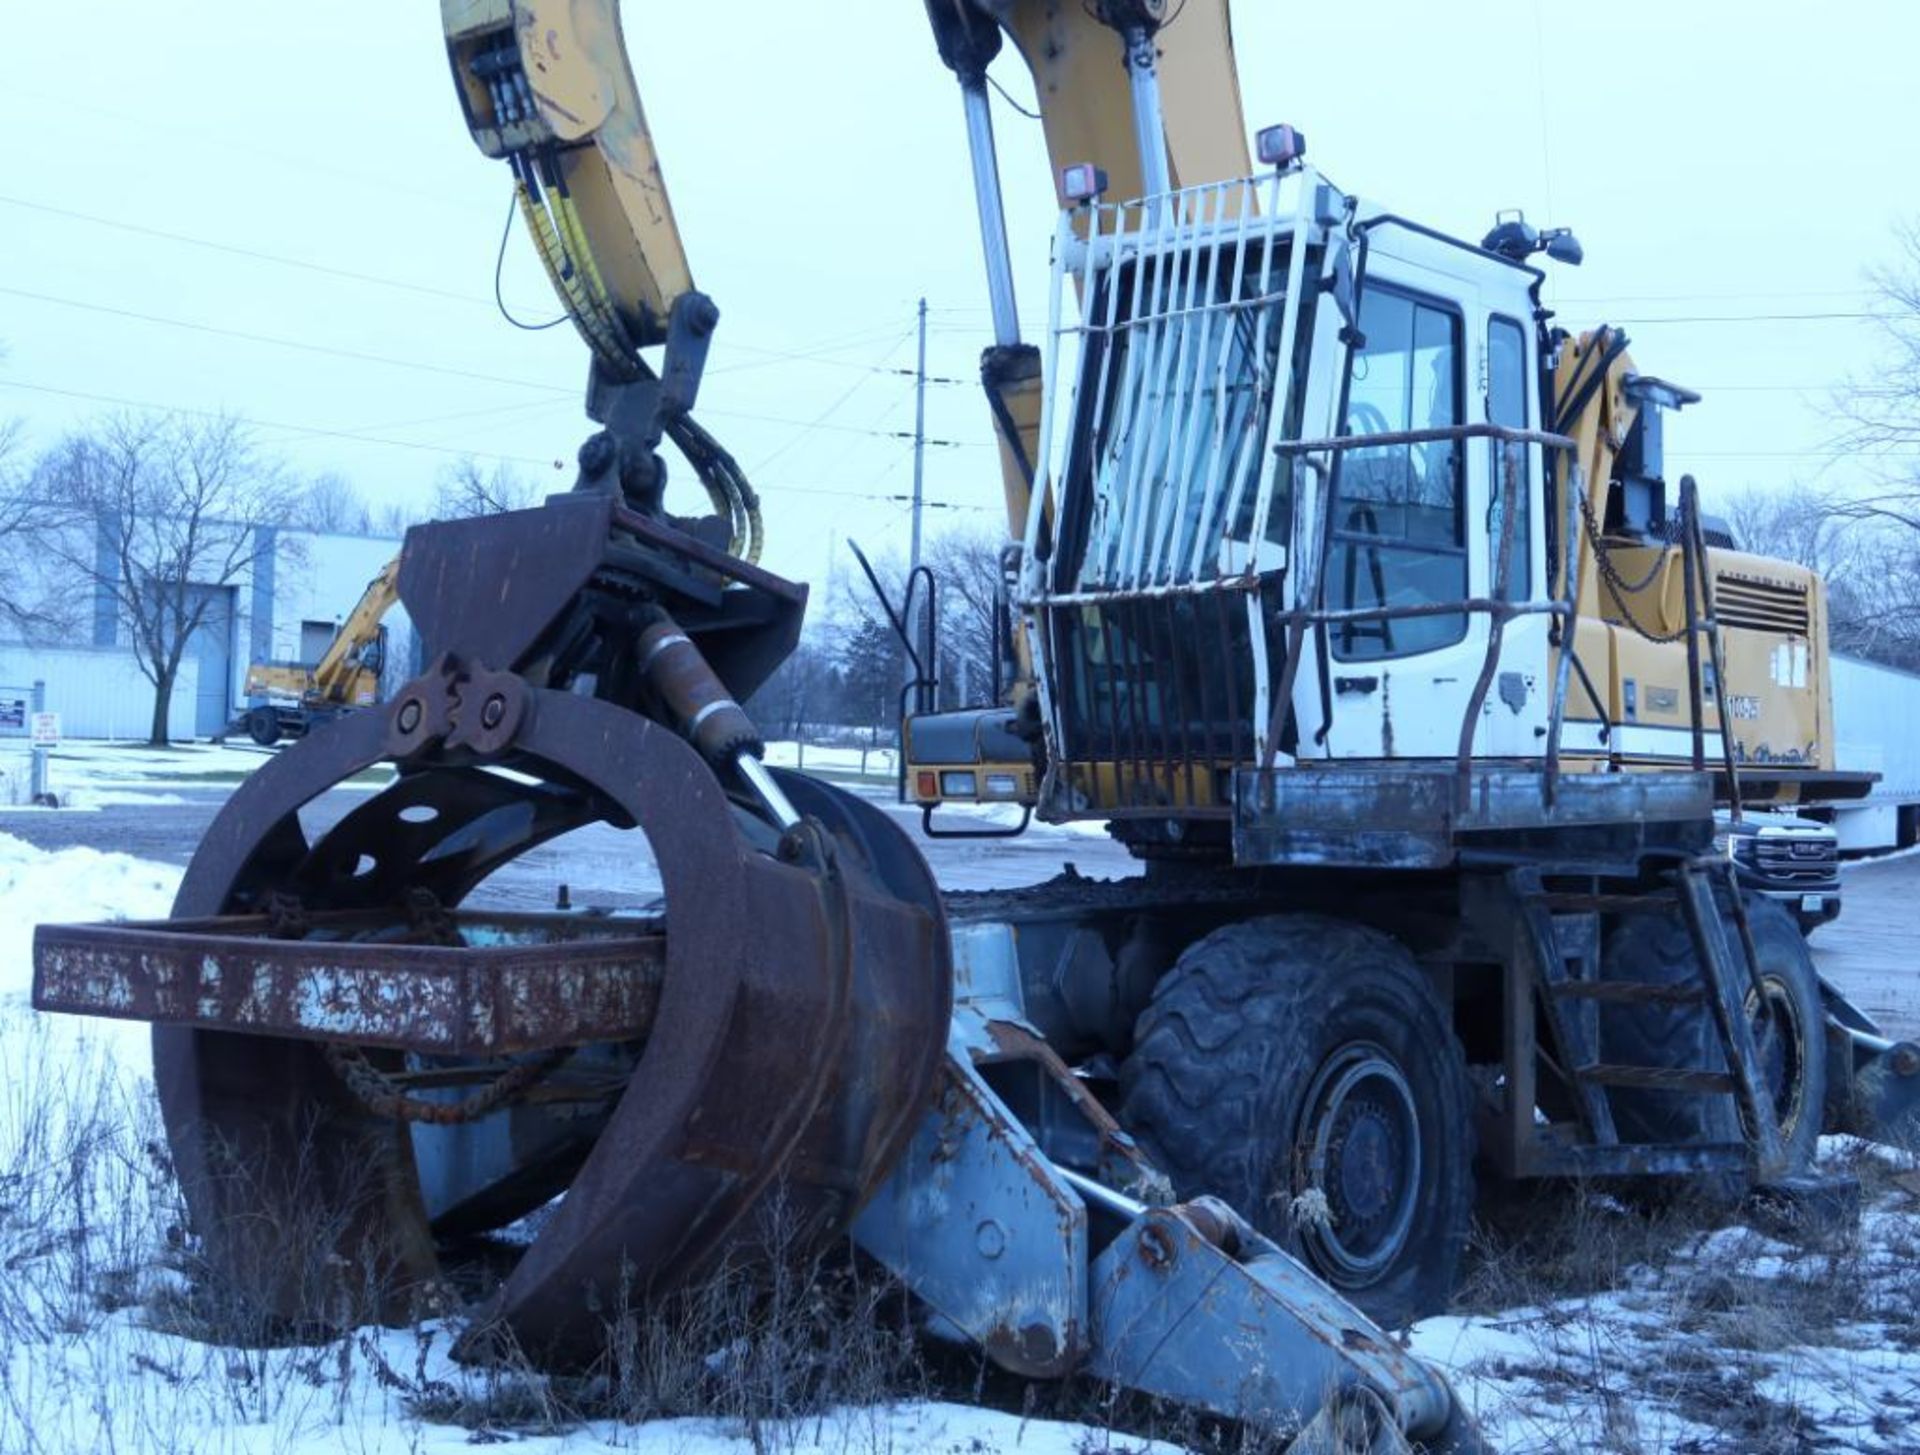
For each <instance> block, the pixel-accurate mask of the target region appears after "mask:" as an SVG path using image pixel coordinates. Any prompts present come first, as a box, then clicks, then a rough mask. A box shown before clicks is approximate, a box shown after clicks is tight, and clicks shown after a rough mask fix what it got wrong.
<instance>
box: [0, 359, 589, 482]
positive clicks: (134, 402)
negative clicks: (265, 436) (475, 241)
mask: <svg viewBox="0 0 1920 1455" xmlns="http://www.w3.org/2000/svg"><path fill="white" fill-rule="evenodd" d="M0 389H26V390H30V391H32V392H33V393H35V394H54V395H58V396H59V397H61V398H63V399H84V400H86V401H88V402H89V403H93V404H113V405H118V406H119V407H121V408H123V409H153V410H160V411H163V412H166V413H169V414H190V415H193V416H194V417H195V418H198V419H227V418H230V417H231V416H230V415H228V414H227V413H225V412H223V411H221V410H217V409H197V408H194V407H192V406H190V405H184V404H161V403H158V402H156V401H155V400H151V399H130V398H127V397H126V396H124V395H119V394H97V393H93V392H91V391H89V390H84V389H58V388H55V387H54V386H53V385H51V384H29V383H27V382H26V381H25V380H23V379H0ZM247 423H248V424H251V425H254V426H256V427H258V428H261V429H276V430H284V431H286V432H287V433H289V434H296V435H312V436H315V437H318V438H323V439H343V440H356V441H359V442H360V443H363V444H370V445H387V446H389V447H391V448H393V449H398V450H425V451H427V452H428V453H431V454H436V455H453V456H456V457H458V458H462V459H467V458H474V459H482V460H502V461H505V462H507V463H510V464H516V465H535V466H538V467H539V468H541V469H549V468H551V467H552V466H553V464H554V463H555V462H554V461H552V460H536V459H534V458H532V457H531V456H528V455H505V454H500V453H498V452H496V451H490V450H458V449H454V448H452V447H450V446H446V445H429V444H422V443H421V442H420V441H418V440H396V439H385V438H381V437H379V436H376V435H369V434H362V433H361V432H359V431H358V430H350V429H327V428H324V427H322V426H320V425H310V424H289V423H286V422H285V421H281V420H271V419H253V418H248V419H247Z"/></svg>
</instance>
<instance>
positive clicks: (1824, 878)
mask: <svg viewBox="0 0 1920 1455" xmlns="http://www.w3.org/2000/svg"><path fill="white" fill-rule="evenodd" d="M1713 842H1714V847H1715V848H1716V849H1718V850H1719V851H1720V852H1721V853H1723V854H1726V855H1727V856H1728V857H1729V858H1731V859H1732V860H1733V866H1734V873H1735V875H1736V876H1737V877H1738V878H1739V880H1740V882H1741V884H1743V885H1744V886H1746V887H1747V888H1748V889H1750V890H1752V891H1754V892H1755V893H1756V894H1763V895H1765V896H1766V897H1767V898H1768V899H1774V900H1778V901H1779V902H1780V904H1781V906H1782V907H1783V908H1785V909H1786V910H1787V912H1788V913H1789V914H1791V915H1792V916H1793V917H1794V919H1795V921H1796V922H1798V924H1799V926H1800V933H1801V934H1803V935H1810V934H1812V933H1813V932H1814V931H1815V930H1816V929H1818V928H1819V927H1820V926H1821V925H1823V924H1825V923H1827V921H1829V920H1831V919H1835V918H1837V917H1838V916H1839V914H1840V841H1839V837H1838V835H1837V834H1835V832H1834V830H1833V826H1832V825H1831V824H1824V823H1816V822H1815V821H1814V820H1812V819H1806V818H1801V817H1799V816H1798V815H1796V814H1791V813H1776V812H1768V811H1761V810H1755V809H1748V810H1746V812H1745V813H1743V814H1742V815H1741V817H1740V821H1739V822H1738V823H1735V822H1733V821H1732V819H1731V818H1729V817H1728V816H1726V815H1724V814H1723V815H1721V817H1720V821H1719V826H1718V832H1717V833H1716V834H1715V836H1714V841H1713Z"/></svg>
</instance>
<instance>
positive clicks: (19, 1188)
mask: <svg viewBox="0 0 1920 1455" xmlns="http://www.w3.org/2000/svg"><path fill="white" fill-rule="evenodd" d="M187 761H189V762H192V761H194V760H192V759H188V760H187ZM1083 842H1084V841H1083ZM1056 847H1057V848H1058V849H1060V850H1061V851H1063V852H1070V851H1071V849H1072V847H1073V846H1072V844H1071V843H1070V842H1069V841H1068V840H1066V839H1065V838H1062V839H1060V840H1058V841H1057V843H1056ZM179 872H180V871H179V870H177V869H174V868H169V867H165V866H161V865H156V864H151V863H147V862H144V861H141V860H138V859H133V858H129V857H127V856H125V855H121V854H112V853H99V852H96V851H94V850H91V849H66V850H62V851H59V852H57V853H48V852H44V851H41V850H38V849H34V848H31V847H29V846H27V845H26V844H24V843H22V842H21V841H20V840H18V839H16V838H12V837H11V836H8V835H6V834H5V833H3V832H0V1268H4V1270H5V1277H4V1279H0V1450H3V1451H7V1452H14V1451H19V1452H24V1455H40V1452H46V1455H54V1452H66V1451H86V1450H109V1449H111V1450H115V1451H125V1452H156V1455H175V1452H182V1455H184V1452H188V1451H191V1452H193V1455H227V1452H235V1455H240V1452H246V1455H253V1452H265V1451H293V1452H300V1455H305V1452H317V1451H334V1450H340V1451H351V1452H356V1455H387V1452H395V1455H397V1452H402V1451H405V1452H439V1451H452V1450H455V1449H464V1448H467V1447H469V1446H470V1445H472V1444H474V1443H489V1442H494V1441H496V1440H497V1441H502V1442H510V1443H512V1444H513V1445H514V1446H515V1447H516V1448H519V1449H523V1450H526V1451H528V1452H529V1455H559V1452H563V1451H564V1452H576V1451H589V1452H590V1451H601V1450H625V1451H640V1452H646V1455H746V1452H748V1451H759V1450H766V1449H769V1448H771V1449H776V1450H779V1451H783V1452H790V1455H809V1452H815V1451H818V1452H823V1455H826V1452H831V1455H852V1452H875V1455H880V1452H886V1455H891V1452H896V1451H898V1452H905V1451H915V1450H928V1451H935V1452H941V1455H981V1452H986V1451H998V1450H1018V1451H1030V1452H1036V1455H1086V1452H1089V1451H1098V1450H1103V1449H1108V1448H1120V1449H1126V1450H1129V1451H1136V1450H1146V1449H1154V1448H1160V1449H1164V1448H1168V1447H1153V1446H1149V1445H1146V1444H1144V1443H1143V1442H1141V1441H1138V1440H1135V1439H1133V1438H1131V1437H1127V1438H1117V1437H1112V1436H1109V1435H1107V1434H1105V1433H1103V1432H1100V1431H1097V1430H1093V1429H1090V1428H1088V1427H1084V1426H1076V1425H1067V1424H1053V1423H1046V1422H1037V1421H1022V1420H1020V1419H1018V1418H1016V1417H1014V1416H1011V1415H1007V1414H1002V1413H997V1412H993V1411H983V1410H977V1409H972V1408H968V1407H963V1406H958V1405H952V1404H941V1403H932V1402H925V1401H916V1402H907V1403H901V1404H897V1405H891V1406H880V1407H870V1408H859V1409H850V1410H842V1411H839V1412H837V1413H835V1414H832V1415H829V1416H823V1417H818V1418H814V1419H809V1420H804V1421H799V1422H794V1423H789V1424H782V1425H780V1426H777V1427H773V1428H769V1427H764V1426H763V1427H760V1428H757V1429H747V1428H743V1427H742V1426H741V1425H740V1424H738V1423H737V1422H724V1421H717V1420H713V1419H676V1420H654V1421H650V1422H647V1423H645V1424H639V1425H635V1424H627V1423H621V1422H617V1421H613V1420H605V1419H599V1420H577V1421H574V1422H572V1423H565V1422H562V1423H561V1424H560V1426H559V1427H558V1428H555V1427H554V1426H553V1425H552V1424H551V1423H550V1422H543V1421H542V1419H541V1418H540V1417H539V1416H538V1415H537V1413H536V1414H535V1415H534V1416H532V1417H531V1418H530V1417H529V1415H528V1413H527V1410H528V1408H529V1407H532V1408H533V1409H534V1410H535V1411H537V1409H538V1404H539V1401H538V1398H537V1397H536V1396H537V1386H532V1385H528V1384H526V1382H525V1381H524V1380H522V1381H521V1383H520V1384H518V1385H516V1384H515V1382H514V1381H515V1379H516V1378H518V1377H517V1376H514V1375H512V1374H511V1373H502V1372H500V1371H489V1370H474V1369H467V1368H463V1367H461V1366H458V1365H455V1364H454V1363H453V1362H452V1361H451V1360H450V1358H449V1357H448V1345H449V1343H450V1339H451V1332H450V1330H449V1328H448V1327H447V1326H446V1325H445V1324H443V1323H441V1322H437V1321H435V1322H427V1323H424V1324H422V1325H420V1326H419V1327H417V1328H413V1329H406V1330H398V1331H394V1330H376V1329H365V1330H360V1331H357V1332H356V1333H354V1334H353V1335H351V1336H350V1337H347V1338H344V1339H340V1340H336V1341H334V1342H332V1343H329V1344H325V1345H321V1346H317V1347H315V1346H300V1347H292V1348H279V1349H260V1348H247V1347H240V1346H232V1345H229V1346H221V1345H214V1344H210V1343H206V1342H201V1341H199V1340H196V1339H194V1338H191V1337H187V1336H186V1333H185V1332H183V1331H182V1330H183V1329H185V1328H186V1327H187V1321H186V1320H185V1319H183V1317H182V1315H181V1310H182V1308H183V1307H185V1306H186V1303H187V1301H186V1299H185V1298H184V1296H183V1291H184V1281H183V1279H182V1276H181V1275H180V1274H179V1273H178V1272H177V1271H176V1270H175V1269H174V1267H173V1266H172V1261H171V1258H170V1255H169V1245H170V1242H171V1241H172V1240H173V1236H174V1235H173V1234H172V1232H171V1230H172V1229H173V1228H174V1227H175V1226H177V1223H178V1220H179V1217H180V1209H179V1206H178V1200H177V1192H176V1191H175V1190H174V1188H173V1187H172V1184H171V1179H170V1176H169V1175H168V1172H167V1169H166V1166H165V1161H164V1155H163V1147H164V1142H163V1139H162V1136H161V1132H160V1127H159V1120H158V1113H157V1108H156V1107H155V1105H154V1102H153V1096H152V1090H151V1084H150V1080H149V1061H148V1056H147V1036H146V1028H145V1027H144V1026H141V1025H137V1024H131V1023H129V1024H119V1023H109V1022H94V1021H80V1020H74V1019H69V1018H64V1017H52V1016H46V1017H43V1016H37V1015H35V1014H34V1013H33V1012H32V1011H31V1010H30V1008H29V1006H28V987H29V979H30V964H29V956H30V943H31V934H32V925H33V924H34V923H35V922H36V921H41V920H49V921H53V920H80V919H99V918H111V917H149V916H158V915H163V914H164V913H165V912H166V910H167V908H168V905H169V902H170V900H171V898H172V895H173V892H174V889H175V887H176V886H177V883H178V879H179ZM1825 1156H1826V1157H1827V1159H1828V1160H1829V1162H1830V1163H1832V1164H1834V1165H1845V1166H1851V1167H1856V1168H1858V1169H1859V1170H1860V1171H1861V1172H1862V1174H1863V1181H1864V1183H1865V1184H1866V1186H1867V1189H1868V1211H1867V1213H1866V1216H1865V1217H1864V1219H1863V1221H1862V1224H1861V1226H1860V1229H1859V1231H1858V1233H1857V1234H1856V1235H1854V1236H1852V1237H1851V1238H1849V1239H1847V1240H1845V1241H1843V1242H1841V1243H1840V1244H1838V1245H1837V1246H1834V1247H1830V1248H1827V1249H1825V1250H1822V1249H1818V1248H1814V1249H1809V1248H1805V1247H1801V1246H1797V1245H1795V1244H1792V1243H1788V1242H1784V1241H1779V1240H1777V1239H1775V1238H1771V1237H1768V1236H1765V1235H1763V1234H1762V1233H1759V1232H1755V1231H1752V1230H1749V1229H1746V1228H1741V1227H1731V1228H1720V1229H1717V1230H1713V1231H1703V1230H1701V1228H1700V1227H1699V1226H1698V1225H1693V1224H1686V1223H1676V1224H1674V1225H1672V1226H1671V1227H1670V1228H1668V1227H1662V1226H1656V1225H1655V1224H1650V1223H1649V1220H1648V1219H1646V1218H1645V1217H1643V1216H1641V1215H1640V1214H1637V1213H1631V1212H1628V1211H1627V1210H1626V1209H1624V1208H1622V1207H1620V1206H1619V1205H1618V1204H1616V1203H1614V1202H1612V1201H1611V1200H1610V1199H1607V1198H1605V1197H1601V1196H1599V1195H1597V1194H1593V1193H1588V1194H1585V1195H1582V1194H1579V1193H1575V1192H1567V1193H1565V1194H1564V1196H1562V1197H1561V1198H1560V1199H1559V1201H1557V1202H1551V1203H1543V1204H1542V1206H1543V1208H1545V1209H1546V1210H1545V1211H1542V1212H1541V1213H1540V1214H1539V1222H1540V1224H1541V1226H1542V1227H1544V1229H1545V1231H1544V1232H1541V1231H1539V1229H1536V1233H1537V1235H1538V1237H1539V1238H1540V1239H1541V1240H1542V1241H1543V1242H1544V1243H1545V1244H1546V1245H1547V1247H1548V1252H1547V1253H1546V1254H1545V1255H1539V1253H1538V1250H1537V1249H1536V1250H1534V1251H1533V1252H1529V1251H1527V1250H1526V1248H1525V1246H1524V1236H1522V1241H1521V1242H1520V1243H1518V1244H1516V1243H1515V1242H1513V1241H1512V1240H1511V1239H1507V1240H1505V1241H1501V1242H1490V1243H1489V1245H1488V1248H1487V1249H1486V1250H1483V1252H1482V1255H1481V1256H1480V1257H1479V1258H1478V1260H1477V1264H1476V1268H1475V1271H1474V1272H1473V1273H1472V1274H1471V1276H1470V1279H1469V1283H1468V1287H1467V1289H1466V1292H1465V1294H1464V1296H1463V1300H1462V1308H1463V1309H1464V1310H1466V1311H1463V1312H1460V1313H1457V1314H1454V1315H1450V1316H1447V1317H1444V1318H1435V1319H1429V1320H1426V1321H1425V1322H1423V1323H1421V1324H1419V1325H1416V1326H1415V1328H1414V1329H1413V1330H1412V1331H1411V1339H1412V1344H1413V1347H1414V1349H1415V1350H1416V1351H1417V1352H1419V1353H1420V1354H1422V1355H1423V1356H1425V1357H1427V1358H1429V1359H1431V1360H1433V1361H1434V1362H1435V1363H1436V1364H1438V1365H1439V1366H1441V1367H1442V1368H1443V1369H1444V1370H1445V1371H1446V1372H1447V1374H1448V1376H1449V1378H1450V1379H1451V1380H1452V1381H1453V1383H1454V1386H1455V1388H1456V1389H1457V1390H1458V1392H1459V1394H1460V1396H1461V1398H1462V1399H1463V1400H1464V1401H1465V1402H1466V1404H1467V1405H1468V1407H1469V1408H1470V1409H1472V1410H1473V1411H1474V1412H1475V1413H1476V1415H1477V1417H1478V1418H1479V1419H1480V1420H1481V1422H1482V1423H1483V1425H1484V1427H1485V1429H1486V1432H1487V1434H1488V1435H1489V1436H1490V1438H1491V1440H1492V1443H1493V1445H1494V1447H1495V1448H1496V1449H1500V1450H1504V1451H1507V1452H1510V1455H1512V1452H1523V1451H1560V1450H1589V1449H1605V1450H1610V1451H1617V1452H1623V1455H1627V1452H1639V1451H1649V1452H1651V1451H1669V1450H1671V1451H1687V1452H1710V1451H1726V1452H1735V1451H1766V1450H1783V1451H1784V1450H1792V1451H1814V1450H1820V1451H1847V1450H1852V1451H1871V1452H1876V1455H1878V1452H1893V1451H1906V1450H1911V1449H1913V1448H1915V1440H1914V1434H1913V1432H1914V1430H1915V1429H1916V1428H1920V1324H1916V1319H1915V1312H1914V1311H1915V1309H1916V1307H1920V1177H1916V1176H1915V1174H1914V1173H1913V1170H1912V1169H1913V1167H1914V1159H1913V1158H1911V1157H1904V1156H1895V1155H1894V1154H1890V1153H1887V1152H1885V1151H1884V1150H1883V1149H1870V1148H1865V1147H1863V1146H1862V1145H1861V1144H1854V1143H1850V1142H1846V1141H1843V1140H1831V1141H1829V1142H1828V1143H1826V1144H1825ZM1569 1208H1571V1209H1572V1211H1569V1210H1568V1209H1569ZM530 1390H531V1391H533V1393H530V1392H529V1391H530ZM516 1408H517V1409H518V1411H519V1413H518V1414H517V1416H515V1417H514V1418H511V1419H507V1418H501V1419H499V1420H496V1421H495V1422H494V1423H493V1424H492V1425H487V1424H485V1422H484V1421H482V1422H480V1424H481V1428H480V1429H478V1430H476V1428H475V1427H474V1426H475V1424H476V1421H475V1420H474V1418H473V1417H472V1415H471V1411H472V1410H474V1409H482V1410H496V1411H509V1412H511V1411H513V1410H514V1409H516ZM459 1409H464V1410H466V1411H467V1412H468V1413H467V1414H466V1416H465V1418H464V1419H461V1418H456V1417H455V1415H454V1414H453V1413H452V1412H453V1411H455V1410H459Z"/></svg>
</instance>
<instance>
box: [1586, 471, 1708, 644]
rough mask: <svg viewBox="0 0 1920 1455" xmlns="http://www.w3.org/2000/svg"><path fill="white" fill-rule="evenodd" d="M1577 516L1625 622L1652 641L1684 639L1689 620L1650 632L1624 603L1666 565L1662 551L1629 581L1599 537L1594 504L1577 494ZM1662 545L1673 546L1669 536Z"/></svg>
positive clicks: (1595, 562) (1650, 583) (1643, 587)
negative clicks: (1640, 574)
mask: <svg viewBox="0 0 1920 1455" xmlns="http://www.w3.org/2000/svg"><path fill="white" fill-rule="evenodd" d="M1580 519H1581V520H1582V521H1584V522H1585V523H1586V530H1587V540H1588V542H1589V543H1590V544H1591V545H1592V546H1593V564H1594V566H1595V567H1596V568H1597V569H1598V570H1599V572H1600V579H1601V580H1603V581H1605V582H1606V583H1607V590H1608V592H1609V593H1610V594H1611V595H1612V596H1613V600H1614V604H1615V605H1616V606H1618V607H1619V608H1620V614H1621V615H1622V616H1624V617H1625V618H1626V621H1627V625H1628V626H1629V627H1631V628H1632V629H1633V632H1634V634H1635V635H1637V636H1640V637H1643V638H1645V639H1646V640H1647V641H1650V642H1654V643H1665V642H1678V641H1684V640H1685V639H1686V635H1687V632H1688V631H1689V630H1690V629H1691V627H1692V623H1691V622H1688V623H1686V624H1684V625H1682V626H1681V627H1680V629H1679V630H1678V631H1673V632H1650V631H1648V630H1647V629H1646V628H1645V627H1643V626H1641V625H1640V623H1639V621H1638V620H1636V619H1635V617H1634V614H1633V608H1632V607H1630V606H1628V605H1627V597H1629V596H1638V595H1639V594H1640V593H1641V592H1643V591H1645V590H1646V589H1647V588H1648V587H1649V586H1651V585H1652V584H1653V581H1654V578H1655V577H1656V576H1658V575H1659V574H1660V572H1661V571H1662V569H1664V568H1665V566H1666V564H1667V558H1666V556H1665V555H1664V554H1661V555H1658V556H1656V557H1655V558H1654V562H1653V565H1652V566H1651V567H1650V568H1649V569H1648V571H1647V574H1646V575H1645V576H1643V577H1641V578H1640V580H1638V581H1637V582H1629V581H1628V580H1627V579H1626V578H1625V577H1624V576H1622V575H1621V574H1620V568H1619V567H1618V566H1616V565H1614V563H1613V554H1612V552H1611V551H1609V550H1608V549H1607V544H1606V542H1605V541H1604V540H1602V539H1601V536H1600V522H1599V521H1597V520H1595V519H1594V518H1593V506H1592V504H1591V503H1590V502H1589V501H1588V500H1587V498H1586V496H1584V495H1582V496H1581V497H1580ZM1663 544H1666V545H1672V544H1673V540H1672V538H1671V537H1670V536H1669V537H1668V538H1667V539H1666V540H1665V541H1664V542H1663Z"/></svg>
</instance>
